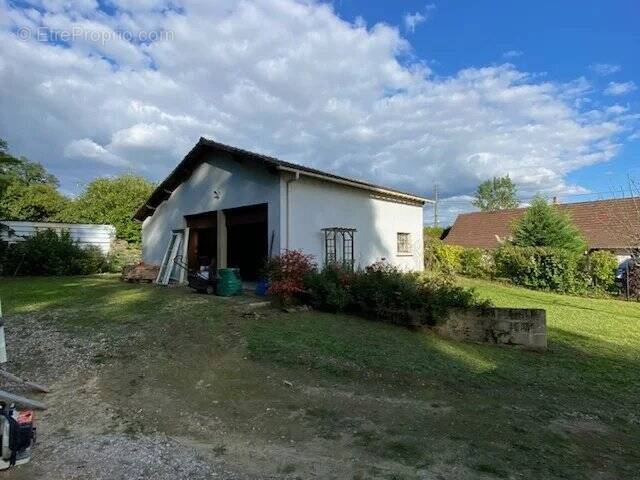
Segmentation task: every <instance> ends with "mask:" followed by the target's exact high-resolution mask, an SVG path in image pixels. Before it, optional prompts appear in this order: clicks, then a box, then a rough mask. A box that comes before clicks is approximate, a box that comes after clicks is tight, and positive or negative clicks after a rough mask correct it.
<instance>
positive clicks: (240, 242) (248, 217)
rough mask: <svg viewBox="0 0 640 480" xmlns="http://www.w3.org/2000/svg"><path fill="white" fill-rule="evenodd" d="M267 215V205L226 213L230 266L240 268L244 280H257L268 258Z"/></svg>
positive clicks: (240, 208) (228, 263) (226, 211)
mask: <svg viewBox="0 0 640 480" xmlns="http://www.w3.org/2000/svg"><path fill="white" fill-rule="evenodd" d="M267 212H268V209H267V204H266V203H262V204H258V205H250V206H247V207H239V208H231V209H228V210H225V211H224V214H225V218H226V225H227V266H229V267H232V268H239V269H240V276H241V277H242V280H246V281H255V280H257V279H258V278H259V276H260V272H261V270H262V267H263V266H264V262H265V260H266V259H267V257H268V255H269V252H268V250H269V241H268V238H269V234H268V227H267V220H268V213H267Z"/></svg>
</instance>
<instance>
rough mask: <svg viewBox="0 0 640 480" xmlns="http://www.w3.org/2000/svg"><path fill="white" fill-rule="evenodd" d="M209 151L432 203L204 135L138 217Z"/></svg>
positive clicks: (276, 169) (277, 169)
mask: <svg viewBox="0 0 640 480" xmlns="http://www.w3.org/2000/svg"><path fill="white" fill-rule="evenodd" d="M207 151H213V152H215V151H217V152H224V153H227V154H230V155H231V156H232V157H234V158H238V159H247V160H252V161H255V162H256V163H259V164H262V165H264V166H265V167H267V168H268V169H270V170H272V171H274V172H289V173H292V174H294V175H296V176H300V175H302V176H306V177H310V178H315V179H318V180H322V181H327V182H331V183H336V184H340V185H345V186H348V187H353V188H359V189H362V190H368V191H371V192H373V193H375V194H377V195H380V196H384V197H386V198H389V199H394V200H396V201H400V202H404V203H411V204H416V205H424V204H425V203H433V201H432V200H429V199H427V198H424V197H420V196H418V195H413V194H411V193H407V192H402V191H399V190H395V189H391V188H385V187H382V186H379V185H374V184H371V183H368V182H363V181H360V180H356V179H352V178H347V177H342V176H340V175H334V174H332V173H329V172H323V171H321V170H316V169H314V168H309V167H305V166H303V165H296V164H294V163H290V162H285V161H283V160H278V159H277V158H273V157H269V156H266V155H261V154H258V153H253V152H249V151H247V150H242V149H240V148H236V147H231V146H229V145H224V144H222V143H218V142H214V141H213V140H209V139H206V138H204V137H201V138H200V140H199V141H198V143H196V144H195V146H194V147H193V148H192V149H191V150H190V151H189V153H187V155H185V157H184V158H183V159H182V161H181V162H180V163H179V164H178V165H177V166H176V168H174V169H173V170H172V171H171V173H170V174H169V175H168V176H167V178H165V179H164V180H163V181H162V182H161V183H160V184H159V185H158V186H157V187H156V189H155V190H154V191H153V193H152V194H151V196H150V197H149V199H148V200H147V201H146V202H145V204H144V205H143V206H141V207H140V208H139V209H138V211H137V212H136V213H135V215H134V217H133V218H134V219H135V220H139V221H143V220H144V219H145V218H147V217H149V216H151V215H153V212H154V211H155V209H156V208H158V206H159V205H160V204H161V203H162V202H164V201H165V200H167V199H168V198H169V197H170V196H171V194H172V193H173V191H174V190H175V189H176V188H178V186H180V184H182V183H183V182H184V181H185V180H186V179H187V178H189V177H190V176H191V174H192V173H193V171H194V170H195V169H196V168H197V167H198V166H199V165H200V164H201V163H202V154H203V153H204V152H207Z"/></svg>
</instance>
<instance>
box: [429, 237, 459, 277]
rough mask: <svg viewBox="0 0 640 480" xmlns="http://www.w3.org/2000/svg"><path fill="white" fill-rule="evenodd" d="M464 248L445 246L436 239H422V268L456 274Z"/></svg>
mask: <svg viewBox="0 0 640 480" xmlns="http://www.w3.org/2000/svg"><path fill="white" fill-rule="evenodd" d="M464 250H465V249H464V247H461V246H458V245H447V244H445V243H444V242H442V240H440V239H438V238H433V237H430V236H427V237H424V268H425V269H426V270H435V271H440V272H445V273H457V272H459V271H460V268H461V264H460V261H461V256H462V253H463V252H464Z"/></svg>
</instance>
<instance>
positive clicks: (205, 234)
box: [185, 212, 218, 271]
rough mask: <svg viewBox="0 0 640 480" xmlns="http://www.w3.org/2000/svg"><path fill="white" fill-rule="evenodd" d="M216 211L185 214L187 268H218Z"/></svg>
mask: <svg viewBox="0 0 640 480" xmlns="http://www.w3.org/2000/svg"><path fill="white" fill-rule="evenodd" d="M217 215H218V212H206V213H200V214H198V215H188V216H186V217H185V218H186V220H187V227H189V243H188V245H187V263H188V265H189V270H200V269H201V268H202V267H209V268H212V269H213V270H214V271H215V269H217V268H218V261H217V249H218V228H217Z"/></svg>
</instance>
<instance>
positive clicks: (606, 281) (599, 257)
mask: <svg viewBox="0 0 640 480" xmlns="http://www.w3.org/2000/svg"><path fill="white" fill-rule="evenodd" d="M583 264H584V267H583V268H584V270H585V272H586V274H587V276H588V278H589V281H590V284H591V286H593V287H594V288H596V289H598V290H602V291H605V292H609V291H613V290H614V289H615V284H616V281H615V275H616V269H617V268H618V259H617V258H616V256H615V255H614V254H613V253H611V252H607V251H605V250H597V251H595V252H592V253H590V254H589V255H587V256H586V257H584V262H583Z"/></svg>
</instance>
